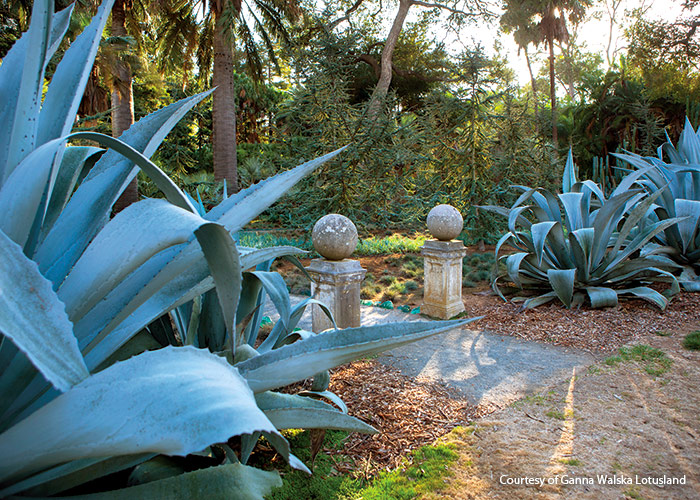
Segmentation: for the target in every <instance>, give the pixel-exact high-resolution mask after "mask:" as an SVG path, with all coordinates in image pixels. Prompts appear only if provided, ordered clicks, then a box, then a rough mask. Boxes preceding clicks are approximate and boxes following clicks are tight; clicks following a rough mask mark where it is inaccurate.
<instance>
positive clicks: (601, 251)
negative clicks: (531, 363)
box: [484, 152, 678, 309]
mask: <svg viewBox="0 0 700 500" xmlns="http://www.w3.org/2000/svg"><path fill="white" fill-rule="evenodd" d="M643 173H644V171H640V172H635V173H634V174H632V175H630V176H628V177H627V178H625V179H624V180H623V181H622V182H621V183H620V185H619V186H618V187H617V188H616V189H615V191H614V192H613V193H612V194H611V196H610V197H609V198H606V197H605V195H604V193H603V191H602V189H601V188H600V186H598V185H597V184H596V183H594V182H592V181H590V180H586V181H582V182H579V181H577V179H576V172H575V166H574V164H573V158H572V156H571V152H569V158H568V160H567V165H566V168H565V170H564V179H563V191H564V192H563V193H561V194H553V193H551V192H550V191H548V190H546V189H531V188H526V187H522V186H517V188H518V189H519V190H521V191H522V192H523V194H522V195H521V196H520V197H519V198H518V200H517V201H516V202H515V203H514V204H513V206H512V207H511V208H509V209H506V208H502V207H492V206H488V207H484V208H485V209H487V210H490V211H494V212H496V213H500V214H501V215H504V216H506V217H507V218H508V232H507V233H506V234H505V235H503V236H502V237H501V239H500V240H499V242H498V244H497V246H496V261H497V262H499V261H505V269H506V271H505V273H504V274H501V275H496V276H495V278H494V280H493V288H494V290H495V291H496V292H497V293H498V294H499V296H501V297H502V298H504V299H505V297H504V295H503V293H502V291H501V289H500V287H499V281H500V280H502V279H503V278H507V279H508V280H510V281H511V282H513V283H514V284H515V285H516V286H518V287H520V288H521V289H528V290H533V291H544V293H541V294H537V295H534V296H530V297H527V298H524V304H523V306H524V307H525V308H532V307H537V306H538V305H541V304H545V303H547V302H550V301H552V300H554V299H559V300H560V301H561V302H562V303H563V304H564V305H565V306H566V307H573V306H576V305H580V304H582V303H583V302H584V301H585V300H586V298H588V300H589V301H590V303H591V305H592V306H593V307H605V306H614V305H616V304H617V303H618V297H619V296H624V295H628V296H634V297H638V298H641V299H644V300H647V301H650V302H652V303H653V304H655V305H657V306H658V307H660V308H661V309H664V308H665V307H666V305H667V304H668V297H669V296H671V295H673V294H675V293H676V292H677V291H678V282H677V280H676V277H675V276H674V275H673V271H675V270H676V269H677V265H676V264H674V262H673V261H671V260H670V259H669V258H668V257H666V256H665V255H664V254H663V252H662V251H659V249H658V248H654V249H649V248H648V247H647V248H645V245H646V244H647V243H648V242H649V241H650V240H651V239H653V238H654V237H655V236H657V235H658V234H659V233H661V232H662V231H664V230H665V229H667V228H668V227H669V226H671V225H672V224H675V223H676V222H677V220H676V219H670V220H664V221H656V222H649V221H648V220H647V218H646V215H647V213H648V211H649V209H650V207H651V206H652V204H653V203H654V201H655V200H656V198H657V197H658V196H660V195H661V192H659V193H657V194H655V195H651V196H647V195H646V194H645V193H644V192H643V190H642V189H638V188H635V187H634V183H635V182H636V180H637V179H638V178H639V176H640V175H643ZM506 244H509V245H510V246H512V247H513V248H514V249H515V250H516V252H514V253H510V254H508V255H501V252H502V250H503V249H504V246H505V245H506ZM653 282H670V283H671V287H670V288H669V289H667V290H666V291H665V292H664V293H659V292H658V291H656V290H654V289H653V288H650V287H649V285H650V284H651V283H653Z"/></svg>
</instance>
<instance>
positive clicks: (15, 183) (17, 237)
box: [0, 139, 64, 247]
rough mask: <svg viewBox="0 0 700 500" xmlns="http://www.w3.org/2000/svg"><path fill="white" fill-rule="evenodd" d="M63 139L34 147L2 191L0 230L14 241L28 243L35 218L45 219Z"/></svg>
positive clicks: (20, 243)
mask: <svg viewBox="0 0 700 500" xmlns="http://www.w3.org/2000/svg"><path fill="white" fill-rule="evenodd" d="M63 147H64V146H63V141H62V140H60V139H57V140H55V141H51V142H49V143H46V144H44V145H42V146H40V147H39V148H37V149H35V150H33V151H32V152H31V153H29V154H28V155H27V156H25V157H24V159H23V160H22V161H21V162H20V163H19V165H17V167H16V168H15V169H14V171H13V172H12V174H11V175H10V176H9V177H8V178H7V180H6V182H5V184H4V185H3V187H2V190H0V213H2V214H4V215H3V217H2V219H0V230H2V231H3V232H4V233H5V234H7V236H9V237H10V238H11V239H12V240H13V241H14V242H15V243H17V244H18V245H21V246H22V247H24V246H25V244H26V243H27V239H28V238H29V234H30V231H31V229H32V226H33V225H34V222H35V220H37V219H38V220H39V222H40V221H41V220H42V219H43V216H44V210H43V209H42V204H46V201H47V193H50V192H51V188H52V186H53V183H54V180H55V178H56V169H55V168H54V166H55V165H56V160H57V159H60V158H59V157H60V155H61V153H62V148H63Z"/></svg>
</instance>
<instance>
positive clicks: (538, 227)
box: [530, 221, 558, 265]
mask: <svg viewBox="0 0 700 500" xmlns="http://www.w3.org/2000/svg"><path fill="white" fill-rule="evenodd" d="M556 224H558V223H557V222H554V221H545V222H538V223H536V224H533V225H532V227H531V228H530V230H531V231H532V243H533V245H534V249H535V255H536V256H537V264H538V265H542V255H543V254H544V247H545V244H546V243H547V236H548V235H549V232H550V231H551V229H552V228H553V227H554V226H555V225H556Z"/></svg>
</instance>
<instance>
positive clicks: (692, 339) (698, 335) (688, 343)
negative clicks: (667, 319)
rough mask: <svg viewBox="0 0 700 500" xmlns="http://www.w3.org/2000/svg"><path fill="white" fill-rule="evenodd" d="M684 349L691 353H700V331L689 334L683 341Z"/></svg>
mask: <svg viewBox="0 0 700 500" xmlns="http://www.w3.org/2000/svg"><path fill="white" fill-rule="evenodd" d="M683 347H685V348H686V349H690V350H691V351H700V331H698V330H696V331H694V332H691V333H689V334H688V335H686V336H685V338H684V339H683Z"/></svg>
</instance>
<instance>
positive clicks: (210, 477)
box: [63, 464, 282, 500]
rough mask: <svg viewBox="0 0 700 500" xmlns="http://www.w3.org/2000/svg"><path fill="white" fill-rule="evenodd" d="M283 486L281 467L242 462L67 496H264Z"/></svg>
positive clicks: (129, 499) (102, 499) (126, 499)
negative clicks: (278, 468)
mask: <svg viewBox="0 0 700 500" xmlns="http://www.w3.org/2000/svg"><path fill="white" fill-rule="evenodd" d="M280 486H282V480H281V479H280V477H279V474H278V473H277V471H264V470H260V469H256V468H254V467H249V466H247V465H242V464H226V465H219V466H216V467H207V468H204V469H198V470H195V471H193V472H186V473H185V474H181V475H179V476H174V477H169V478H166V479H161V480H159V481H153V482H150V483H145V484H140V485H137V486H131V487H129V488H123V489H120V490H113V491H106V492H104V493H93V494H89V495H80V496H70V497H63V498H67V499H74V500H133V499H134V498H167V499H169V500H191V499H192V498H206V499H207V500H209V499H211V500H264V497H265V496H266V495H268V494H269V493H270V492H271V491H272V490H273V489H275V488H278V487H280Z"/></svg>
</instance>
